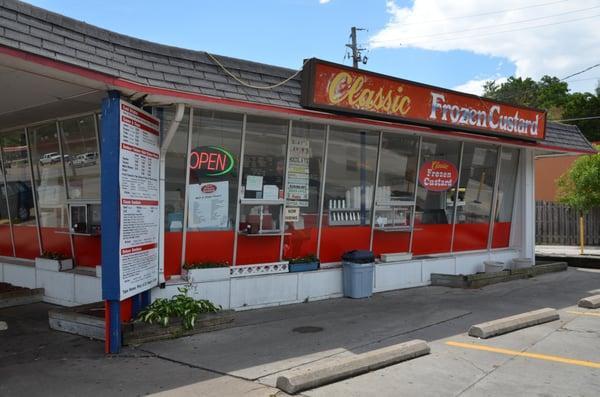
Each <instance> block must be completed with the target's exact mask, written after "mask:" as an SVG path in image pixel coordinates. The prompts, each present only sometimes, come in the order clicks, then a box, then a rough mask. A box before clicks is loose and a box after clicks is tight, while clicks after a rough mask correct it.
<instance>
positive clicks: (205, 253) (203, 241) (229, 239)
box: [185, 230, 235, 264]
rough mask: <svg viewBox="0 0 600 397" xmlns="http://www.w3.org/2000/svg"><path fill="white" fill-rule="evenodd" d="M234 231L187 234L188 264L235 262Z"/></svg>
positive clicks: (186, 250)
mask: <svg viewBox="0 0 600 397" xmlns="http://www.w3.org/2000/svg"><path fill="white" fill-rule="evenodd" d="M234 238H235V235H234V233H233V230H225V231H210V232H190V231H188V232H187V242H186V246H185V261H186V262H227V263H229V264H231V262H232V261H233V239H234Z"/></svg>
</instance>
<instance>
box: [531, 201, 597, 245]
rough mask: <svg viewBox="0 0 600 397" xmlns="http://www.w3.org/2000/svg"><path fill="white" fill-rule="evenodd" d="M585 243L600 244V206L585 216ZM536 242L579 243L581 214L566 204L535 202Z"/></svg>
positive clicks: (552, 243)
mask: <svg viewBox="0 0 600 397" xmlns="http://www.w3.org/2000/svg"><path fill="white" fill-rule="evenodd" d="M584 222H585V227H584V232H585V245H600V208H595V209H593V210H592V211H590V212H588V213H587V214H585V216H584ZM535 243H536V244H549V245H579V216H578V214H577V211H575V210H573V209H571V208H570V207H568V206H566V205H564V204H558V203H553V202H549V201H536V203H535Z"/></svg>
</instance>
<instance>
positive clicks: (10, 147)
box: [0, 130, 40, 259]
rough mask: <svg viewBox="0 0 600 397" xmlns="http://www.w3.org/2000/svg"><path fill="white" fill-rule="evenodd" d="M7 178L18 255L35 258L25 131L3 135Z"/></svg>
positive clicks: (36, 243)
mask: <svg viewBox="0 0 600 397" xmlns="http://www.w3.org/2000/svg"><path fill="white" fill-rule="evenodd" d="M0 146H1V147H2V158H3V159H4V167H5V175H6V194H7V196H8V206H9V212H10V215H11V217H12V225H13V234H14V239H15V255H16V256H17V257H20V258H28V259H33V258H35V257H36V256H38V255H39V254H40V251H39V241H38V234H37V224H36V216H35V206H34V202H33V190H32V186H31V168H30V167H29V156H28V151H27V136H26V133H25V131H24V130H18V131H11V132H7V133H3V134H2V135H0Z"/></svg>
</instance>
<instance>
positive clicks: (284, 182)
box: [279, 120, 293, 261]
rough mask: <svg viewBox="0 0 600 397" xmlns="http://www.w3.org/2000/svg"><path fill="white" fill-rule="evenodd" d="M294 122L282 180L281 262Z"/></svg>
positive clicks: (288, 136)
mask: <svg viewBox="0 0 600 397" xmlns="http://www.w3.org/2000/svg"><path fill="white" fill-rule="evenodd" d="M292 123H293V122H292V120H290V121H289V123H288V135H287V150H286V157H285V171H284V172H283V178H282V183H283V186H282V188H283V205H282V206H281V207H282V208H281V211H280V212H279V225H280V226H279V227H280V228H281V230H280V233H281V236H280V242H279V260H280V261H281V260H283V246H284V242H285V241H284V240H285V208H286V206H287V205H286V203H287V173H288V169H289V167H290V148H291V144H290V143H291V142H292ZM290 240H291V238H290Z"/></svg>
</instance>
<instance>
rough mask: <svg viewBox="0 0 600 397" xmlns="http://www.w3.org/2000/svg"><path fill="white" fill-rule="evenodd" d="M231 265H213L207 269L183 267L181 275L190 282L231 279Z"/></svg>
mask: <svg viewBox="0 0 600 397" xmlns="http://www.w3.org/2000/svg"><path fill="white" fill-rule="evenodd" d="M229 273H230V271H229V267H213V268H207V269H182V271H181V277H182V278H183V279H185V280H187V281H188V282H190V283H203V282H207V281H217V280H227V279H229Z"/></svg>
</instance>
